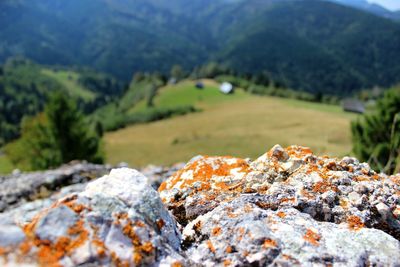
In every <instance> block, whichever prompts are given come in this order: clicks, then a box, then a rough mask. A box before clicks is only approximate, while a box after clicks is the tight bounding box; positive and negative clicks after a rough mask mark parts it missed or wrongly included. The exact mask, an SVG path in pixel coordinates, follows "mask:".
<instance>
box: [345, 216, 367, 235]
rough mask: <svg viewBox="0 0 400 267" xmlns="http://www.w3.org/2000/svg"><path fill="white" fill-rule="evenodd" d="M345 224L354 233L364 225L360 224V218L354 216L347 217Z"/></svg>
mask: <svg viewBox="0 0 400 267" xmlns="http://www.w3.org/2000/svg"><path fill="white" fill-rule="evenodd" d="M347 223H348V225H349V228H350V229H351V230H354V231H358V230H360V229H361V228H363V227H364V223H363V222H362V220H361V218H360V217H358V216H355V215H352V216H349V217H348V218H347Z"/></svg>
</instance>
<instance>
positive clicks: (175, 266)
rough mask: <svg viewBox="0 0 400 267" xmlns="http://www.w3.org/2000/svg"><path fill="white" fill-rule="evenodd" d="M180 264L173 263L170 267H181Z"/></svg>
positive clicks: (178, 262) (177, 262)
mask: <svg viewBox="0 0 400 267" xmlns="http://www.w3.org/2000/svg"><path fill="white" fill-rule="evenodd" d="M182 266H183V265H182V263H181V262H180V261H175V262H174V263H172V264H171V267H182Z"/></svg>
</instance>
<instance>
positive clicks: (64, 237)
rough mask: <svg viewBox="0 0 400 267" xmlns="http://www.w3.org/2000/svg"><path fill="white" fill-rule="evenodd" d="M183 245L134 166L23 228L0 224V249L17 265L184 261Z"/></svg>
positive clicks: (60, 203) (94, 184)
mask: <svg viewBox="0 0 400 267" xmlns="http://www.w3.org/2000/svg"><path fill="white" fill-rule="evenodd" d="M7 229H11V232H8V233H7ZM3 236H6V237H7V238H3ZM180 244H181V237H180V233H179V231H178V229H177V225H176V222H175V220H174V219H173V218H172V217H171V215H170V213H169V212H168V211H167V210H166V209H165V207H164V205H163V203H162V202H161V199H160V198H159V196H158V194H157V192H156V191H155V190H154V189H153V188H152V187H151V186H150V185H149V184H148V179H147V178H146V177H145V176H143V175H142V174H141V173H139V172H137V171H135V170H131V169H116V170H112V171H111V173H110V175H108V176H104V177H102V178H100V179H98V180H96V181H94V182H91V183H89V184H88V185H87V186H86V189H85V190H84V191H83V192H81V193H79V194H71V195H69V196H68V197H65V198H63V199H60V200H59V201H57V202H55V203H54V204H53V205H52V206H51V208H49V209H46V210H44V211H42V212H40V213H39V214H38V215H37V216H36V217H35V218H34V219H33V221H32V222H31V223H29V224H26V225H24V226H23V227H22V229H20V228H18V227H15V226H7V228H6V226H2V227H0V247H1V249H0V252H1V254H3V259H4V261H5V263H7V264H15V265H18V264H20V263H21V262H22V263H26V264H38V265H40V266H78V265H83V264H93V265H96V266H110V265H116V266H129V265H130V264H131V265H133V264H134V265H149V264H156V263H157V264H168V265H172V264H175V263H182V264H184V263H186V260H185V259H184V258H183V257H182V256H181V255H180Z"/></svg>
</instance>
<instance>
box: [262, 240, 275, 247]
mask: <svg viewBox="0 0 400 267" xmlns="http://www.w3.org/2000/svg"><path fill="white" fill-rule="evenodd" d="M277 246H278V243H276V241H275V240H273V239H265V240H264V243H263V246H262V247H263V248H265V249H269V248H276V247H277Z"/></svg>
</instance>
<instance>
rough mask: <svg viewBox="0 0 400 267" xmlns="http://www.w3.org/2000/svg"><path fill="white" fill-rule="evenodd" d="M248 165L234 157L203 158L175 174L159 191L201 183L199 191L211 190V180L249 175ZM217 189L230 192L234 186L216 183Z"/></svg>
mask: <svg viewBox="0 0 400 267" xmlns="http://www.w3.org/2000/svg"><path fill="white" fill-rule="evenodd" d="M248 170H249V165H248V163H247V162H246V161H245V160H243V159H238V158H233V157H207V156H206V157H202V158H200V159H198V160H196V161H194V162H192V163H190V164H188V165H186V166H185V167H184V168H183V169H181V170H180V171H178V172H177V173H176V174H174V175H173V176H172V177H171V178H170V179H169V180H167V181H165V182H164V183H163V184H161V186H160V188H159V189H158V190H159V191H160V192H161V191H163V190H169V189H172V188H174V187H176V186H178V185H179V186H178V187H179V188H180V189H183V188H186V187H191V186H193V184H194V183H197V184H198V183H200V187H197V188H196V189H198V191H202V190H209V189H210V188H211V184H210V182H211V181H210V179H211V178H212V177H214V176H216V177H226V176H230V175H232V174H233V172H235V173H247V172H248ZM214 186H215V187H217V189H220V190H223V191H228V190H231V189H232V188H231V187H232V186H231V185H228V184H227V183H225V182H221V181H218V182H216V183H214Z"/></svg>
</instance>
